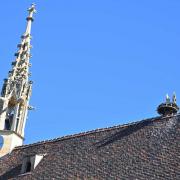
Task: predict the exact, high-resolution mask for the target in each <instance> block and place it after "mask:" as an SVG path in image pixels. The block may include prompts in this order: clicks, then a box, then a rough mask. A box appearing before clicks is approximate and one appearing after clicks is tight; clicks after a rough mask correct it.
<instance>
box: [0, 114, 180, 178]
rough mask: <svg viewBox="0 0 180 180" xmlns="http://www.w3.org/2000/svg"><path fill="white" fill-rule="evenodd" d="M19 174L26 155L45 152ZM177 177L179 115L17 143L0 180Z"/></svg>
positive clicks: (2, 163)
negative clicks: (22, 143)
mask: <svg viewBox="0 0 180 180" xmlns="http://www.w3.org/2000/svg"><path fill="white" fill-rule="evenodd" d="M44 153H46V156H45V157H44V158H43V160H42V161H41V162H40V163H39V165H38V166H37V167H36V168H35V169H34V170H33V171H32V172H31V173H28V174H26V175H19V174H20V170H21V165H22V160H23V157H24V156H25V155H29V154H44ZM8 178H13V179H28V180H29V179H48V180H49V179H103V180H104V179H130V180H131V179H138V180H141V179H155V180H156V179H163V180H164V179H172V180H176V179H180V116H179V115H177V116H172V117H165V118H162V117H159V118H154V119H148V120H143V121H140V122H137V123H132V124H128V125H124V126H115V127H111V128H105V129H99V130H94V131H91V132H87V133H81V134H77V135H72V136H67V137H62V138H58V139H55V140H51V141H44V142H39V143H36V144H31V145H25V146H21V147H18V148H16V149H14V150H13V151H12V153H11V154H9V155H6V156H4V157H3V158H1V159H0V179H3V180H5V179H8Z"/></svg>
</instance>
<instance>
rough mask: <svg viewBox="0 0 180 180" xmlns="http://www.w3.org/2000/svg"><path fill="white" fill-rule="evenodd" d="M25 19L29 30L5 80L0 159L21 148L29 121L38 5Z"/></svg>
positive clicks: (1, 101)
mask: <svg viewBox="0 0 180 180" xmlns="http://www.w3.org/2000/svg"><path fill="white" fill-rule="evenodd" d="M28 12H29V15H28V17H27V18H26V20H27V26H26V30H25V33H24V34H23V35H22V36H21V42H20V44H18V46H17V47H18V51H17V52H16V53H15V57H16V58H15V60H14V61H13V62H12V70H11V71H9V73H8V78H7V79H5V80H4V84H3V88H2V91H1V97H0V137H3V139H4V146H3V147H4V148H3V149H1V148H0V157H1V156H2V155H4V154H6V153H8V152H10V151H11V150H12V149H13V148H14V147H15V146H19V145H22V143H23V139H24V129H25V124H26V119H27V112H28V109H30V108H29V107H30V106H29V100H30V96H31V89H32V81H29V76H30V73H29V67H30V66H31V64H30V63H29V60H30V58H31V54H30V50H31V44H30V41H31V25H32V22H33V14H34V13H35V12H36V10H35V5H34V4H32V5H31V7H30V8H29V9H28Z"/></svg>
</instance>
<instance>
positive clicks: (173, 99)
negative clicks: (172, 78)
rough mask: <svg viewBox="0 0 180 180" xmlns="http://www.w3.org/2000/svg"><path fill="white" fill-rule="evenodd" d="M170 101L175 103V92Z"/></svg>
mask: <svg viewBox="0 0 180 180" xmlns="http://www.w3.org/2000/svg"><path fill="white" fill-rule="evenodd" d="M172 102H173V103H175V104H176V93H175V92H174V93H173V97H172Z"/></svg>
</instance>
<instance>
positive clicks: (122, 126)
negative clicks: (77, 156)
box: [14, 114, 180, 150]
mask: <svg viewBox="0 0 180 180" xmlns="http://www.w3.org/2000/svg"><path fill="white" fill-rule="evenodd" d="M179 115H180V114H176V115H171V116H165V117H161V116H156V117H153V118H147V119H142V120H140V121H134V122H130V123H125V124H122V125H115V126H110V127H105V128H97V129H93V130H89V131H85V132H80V133H75V134H72V135H65V136H61V137H58V138H53V139H48V140H44V141H38V142H36V143H32V144H27V145H22V146H17V147H15V149H14V150H17V149H24V148H28V147H31V146H37V145H40V144H45V143H52V142H56V141H63V140H67V139H72V138H76V137H80V136H85V135H89V134H92V133H98V132H104V131H110V130H113V129H117V128H120V127H121V128H124V127H128V126H132V125H135V124H138V123H141V122H144V121H149V120H151V121H155V120H158V119H165V118H167V117H176V116H179Z"/></svg>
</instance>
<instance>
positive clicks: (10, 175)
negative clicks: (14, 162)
mask: <svg viewBox="0 0 180 180" xmlns="http://www.w3.org/2000/svg"><path fill="white" fill-rule="evenodd" d="M21 166H22V165H21V164H19V165H18V166H16V167H14V168H12V169H10V170H9V171H7V172H5V173H4V174H3V175H1V176H0V180H7V179H10V178H14V177H16V176H18V175H19V174H20V171H21Z"/></svg>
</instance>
